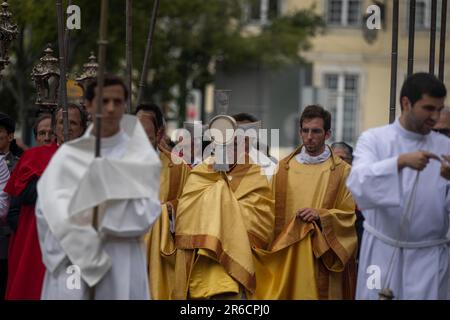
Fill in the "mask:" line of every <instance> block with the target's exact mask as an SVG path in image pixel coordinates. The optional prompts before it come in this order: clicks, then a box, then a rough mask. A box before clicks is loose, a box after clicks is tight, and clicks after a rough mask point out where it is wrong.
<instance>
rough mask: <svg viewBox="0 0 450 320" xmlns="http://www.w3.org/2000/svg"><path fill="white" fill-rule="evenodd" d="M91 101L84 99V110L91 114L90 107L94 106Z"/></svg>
mask: <svg viewBox="0 0 450 320" xmlns="http://www.w3.org/2000/svg"><path fill="white" fill-rule="evenodd" d="M92 101H94V100H92ZM92 101H86V104H85V107H86V111H87V112H88V113H90V114H92V108H93V107H94V106H93V103H92Z"/></svg>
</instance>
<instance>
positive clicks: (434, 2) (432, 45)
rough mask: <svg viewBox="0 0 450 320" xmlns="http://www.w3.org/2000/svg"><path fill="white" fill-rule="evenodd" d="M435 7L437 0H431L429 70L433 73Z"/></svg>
mask: <svg viewBox="0 0 450 320" xmlns="http://www.w3.org/2000/svg"><path fill="white" fill-rule="evenodd" d="M436 7H437V0H431V26H430V68H429V69H430V70H429V72H430V73H431V74H434V57H435V51H436V50H435V47H436Z"/></svg>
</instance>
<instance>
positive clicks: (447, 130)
mask: <svg viewBox="0 0 450 320" xmlns="http://www.w3.org/2000/svg"><path fill="white" fill-rule="evenodd" d="M431 130H433V131H434V132H437V133H440V134H443V135H446V136H448V135H449V133H450V129H446V128H442V129H431Z"/></svg>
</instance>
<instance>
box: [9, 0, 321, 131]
mask: <svg viewBox="0 0 450 320" xmlns="http://www.w3.org/2000/svg"><path fill="white" fill-rule="evenodd" d="M247 1H252V0H208V1H205V0H189V1H185V0H170V1H164V0H162V1H161V4H160V10H159V14H158V21H157V25H156V31H155V38H154V47H153V55H152V60H151V64H150V65H151V70H150V72H149V86H148V87H147V89H146V92H145V95H144V98H146V99H147V100H154V101H156V102H159V103H163V102H165V101H169V100H172V99H174V98H176V99H177V102H178V105H179V123H180V124H182V122H183V120H184V113H185V105H186V97H187V95H188V92H189V90H190V89H191V88H199V89H202V90H203V89H204V88H205V86H206V85H207V84H208V83H211V82H212V81H213V76H214V72H215V66H216V65H217V64H220V66H221V68H223V69H224V70H233V69H236V68H239V67H241V66H248V65H249V64H252V63H253V64H269V65H272V66H281V65H285V64H287V63H293V62H299V61H301V60H300V57H299V52H300V51H302V50H306V49H307V48H308V46H309V40H310V39H311V37H313V36H314V35H315V34H316V33H317V32H319V31H320V30H321V29H322V27H323V22H322V19H321V18H320V16H318V15H317V14H315V13H314V9H313V8H310V9H307V10H301V11H298V12H295V13H292V14H290V15H287V16H282V17H277V18H274V19H272V20H271V21H270V23H269V24H267V25H265V26H262V28H261V31H260V32H259V33H257V34H255V35H249V34H248V33H246V32H245V31H246V22H245V20H244V19H243V17H244V6H243V5H244V4H245V3H247ZM76 4H77V5H78V6H79V7H80V8H81V29H80V30H72V31H70V47H69V48H70V50H69V70H71V71H72V74H73V73H74V72H76V71H79V70H80V69H81V67H82V64H83V63H85V62H86V61H87V57H88V56H89V52H90V51H94V52H97V39H98V21H99V15H100V1H90V0H77V1H76ZM66 5H67V1H66V2H65V6H64V8H66ZM133 5H134V7H133V62H134V66H133V67H134V72H133V74H134V79H133V82H134V87H135V85H136V84H137V80H138V79H139V73H140V69H141V67H142V64H143V57H144V51H145V42H146V38H147V30H148V25H149V23H150V21H149V20H150V17H151V11H152V6H153V0H139V1H134V2H133ZM10 9H11V11H12V13H13V17H14V19H15V21H16V22H17V24H18V26H19V36H18V39H17V41H16V43H15V45H14V46H13V48H12V49H11V54H12V59H11V60H12V61H13V62H12V63H11V65H10V66H8V68H7V69H8V70H7V72H4V73H5V75H4V78H3V81H2V84H1V91H0V97H8V98H7V99H6V98H5V100H2V101H7V100H8V99H9V101H14V106H8V108H5V106H3V105H2V107H1V108H2V110H7V111H8V112H10V113H11V114H12V115H13V116H18V119H19V122H21V123H22V124H25V126H29V125H30V124H29V123H26V120H27V119H29V118H30V113H29V110H33V109H34V108H33V107H32V105H33V102H34V99H35V93H34V92H35V89H34V87H33V85H32V83H31V79H30V73H31V69H32V67H33V65H34V64H35V63H36V62H37V61H38V59H39V57H40V56H41V55H42V51H43V49H44V48H45V45H46V44H47V43H49V42H50V43H52V44H53V48H54V51H55V55H57V52H58V49H57V20H56V9H55V3H54V2H53V1H41V2H39V4H38V5H37V4H36V1H33V0H21V1H20V4H19V1H17V2H11V3H10ZM124 39H125V2H124V1H122V0H110V10H109V28H108V40H109V44H108V47H107V70H108V71H110V72H114V73H117V74H119V75H123V74H124V71H125V70H124V60H125V41H124ZM8 72H9V73H8ZM72 77H73V76H72ZM174 87H177V88H178V89H179V90H178V95H175V94H174V93H173V88H174ZM134 94H136V92H134Z"/></svg>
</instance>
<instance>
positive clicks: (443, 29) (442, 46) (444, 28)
mask: <svg viewBox="0 0 450 320" xmlns="http://www.w3.org/2000/svg"><path fill="white" fill-rule="evenodd" d="M446 32H447V0H442V12H441V34H440V36H441V39H440V44H439V79H440V80H441V81H444V65H445V34H446Z"/></svg>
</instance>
